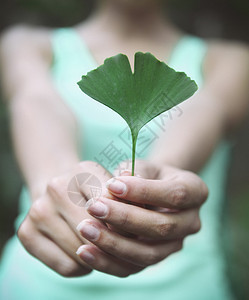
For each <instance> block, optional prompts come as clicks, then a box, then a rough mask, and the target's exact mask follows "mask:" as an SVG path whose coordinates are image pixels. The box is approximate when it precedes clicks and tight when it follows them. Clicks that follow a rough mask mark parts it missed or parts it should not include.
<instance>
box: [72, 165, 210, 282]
mask: <svg viewBox="0 0 249 300" xmlns="http://www.w3.org/2000/svg"><path fill="white" fill-rule="evenodd" d="M137 170H139V173H140V174H141V175H144V176H146V177H151V178H153V177H154V178H155V177H156V178H155V179H145V178H142V177H131V176H119V177H116V178H115V179H111V180H110V181H109V182H108V189H109V191H110V192H111V193H112V194H113V195H115V196H116V197H118V198H119V199H121V200H124V201H131V202H132V203H134V204H139V205H140V207H139V206H134V205H131V204H127V203H123V202H118V201H115V200H112V199H108V198H106V197H101V198H99V199H98V201H93V200H92V201H90V203H89V204H88V208H87V210H88V212H89V214H91V215H92V216H93V217H95V220H93V219H87V220H86V219H85V220H84V221H83V222H81V223H80V224H79V226H78V230H79V231H80V233H81V235H82V236H83V237H84V238H86V239H87V240H88V241H91V242H92V243H93V244H94V245H95V246H93V245H84V246H82V247H80V249H79V251H78V254H79V256H80V258H81V259H82V260H83V261H85V262H86V263H88V264H89V265H90V266H91V267H92V268H95V269H97V270H100V271H101V270H102V269H103V268H107V269H108V268H109V269H110V270H112V271H113V272H112V273H113V274H115V275H117V276H123V275H124V271H123V269H122V266H123V264H122V265H120V264H119V265H118V266H119V268H118V266H116V267H115V269H113V261H115V262H116V261H122V262H123V263H124V262H127V263H129V264H130V266H134V268H136V267H140V268H141V269H143V268H145V267H147V266H149V265H152V264H155V263H157V262H159V261H161V260H163V259H165V258H166V257H167V256H168V255H170V254H171V253H173V252H176V251H178V250H180V249H181V248H182V243H183V239H184V238H185V237H186V236H187V235H190V234H193V233H196V232H198V231H199V229H200V218H199V208H200V206H201V204H202V203H203V202H204V201H205V199H206V198H207V194H208V191H207V187H206V185H205V184H204V183H203V181H202V180H201V179H200V178H199V177H198V176H197V175H195V174H193V173H191V172H187V171H182V170H179V169H175V168H173V167H168V166H167V167H164V168H161V169H159V168H158V167H156V166H150V165H148V164H147V163H146V162H144V163H142V165H140V167H139V168H137ZM141 205H146V206H147V208H144V207H141ZM102 221H104V222H105V223H107V224H109V225H112V226H115V227H116V228H119V229H121V230H123V231H126V232H128V233H131V234H134V235H136V237H135V238H134V237H132V238H129V237H124V236H122V235H120V234H118V233H117V232H113V231H112V230H110V229H109V228H108V227H106V226H104V225H103V223H102ZM99 249H101V250H102V251H104V252H105V253H106V256H105V258H104V257H103V256H102V255H99ZM112 258H113V260H112ZM134 268H133V269H132V268H131V269H130V273H128V275H129V274H132V273H133V272H134V270H135V269H134ZM138 270H139V269H138Z"/></svg>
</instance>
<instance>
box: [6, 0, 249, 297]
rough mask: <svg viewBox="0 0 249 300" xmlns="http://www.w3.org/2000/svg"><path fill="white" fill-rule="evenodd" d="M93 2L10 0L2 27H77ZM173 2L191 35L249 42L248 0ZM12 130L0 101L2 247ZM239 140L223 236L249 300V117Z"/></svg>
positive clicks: (10, 198)
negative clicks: (25, 25)
mask: <svg viewBox="0 0 249 300" xmlns="http://www.w3.org/2000/svg"><path fill="white" fill-rule="evenodd" d="M134 1H135V0H134ZM93 3H94V1H91V0H70V1H69V0H16V1H15V0H4V1H1V9H0V31H3V30H4V29H5V28H6V27H8V26H11V25H13V24H16V23H29V24H35V25H45V26H49V27H54V26H56V27H57V26H59V27H61V26H71V25H74V24H76V23H77V22H80V21H82V20H83V19H84V18H86V17H87V16H88V15H89V13H90V12H91V9H92V7H93ZM169 6H170V16H171V18H172V19H173V20H174V22H175V23H177V24H178V25H179V26H180V27H181V28H183V29H184V30H185V31H187V32H189V33H193V34H196V35H199V36H201V37H205V38H226V39H232V40H237V41H242V42H249V33H248V28H249V1H248V0H209V1H202V0H188V1H186V0H169ZM1 100H2V99H1ZM248 101H249V99H248ZM9 131H10V130H9V125H8V113H7V110H6V107H5V105H4V101H0V141H1V142H0V195H1V209H0V251H1V249H2V247H3V245H4V243H5V242H6V240H7V239H8V238H9V237H10V236H11V235H12V234H13V221H14V219H15V217H16V215H17V207H18V195H19V192H20V188H21V185H22V178H21V175H20V173H19V170H18V167H17V165H16V162H15V159H14V155H13V151H12V147H11V139H10V132H9ZM234 144H235V146H234V150H233V159H232V161H231V166H230V172H229V178H228V184H227V200H226V203H225V204H224V217H223V223H222V231H221V239H222V242H223V245H224V250H225V253H226V257H227V272H228V275H229V278H230V281H231V286H232V288H233V290H234V292H235V294H236V296H237V299H249V286H248V278H249V255H248V254H249V172H248V170H249V158H248V154H249V118H248V121H247V122H246V123H245V125H244V126H243V128H242V130H241V131H240V132H239V133H238V134H237V136H236V138H235V139H234Z"/></svg>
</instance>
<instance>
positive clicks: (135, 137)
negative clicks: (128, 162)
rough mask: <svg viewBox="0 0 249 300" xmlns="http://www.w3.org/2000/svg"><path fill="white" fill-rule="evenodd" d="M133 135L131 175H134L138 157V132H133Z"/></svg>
mask: <svg viewBox="0 0 249 300" xmlns="http://www.w3.org/2000/svg"><path fill="white" fill-rule="evenodd" d="M131 135H132V171H131V176H134V173H135V157H136V144H137V136H138V134H134V133H133V132H132V133H131Z"/></svg>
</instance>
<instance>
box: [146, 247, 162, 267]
mask: <svg viewBox="0 0 249 300" xmlns="http://www.w3.org/2000/svg"><path fill="white" fill-rule="evenodd" d="M160 260H161V257H160V255H159V253H158V251H157V249H155V248H153V247H150V249H149V251H148V253H147V257H146V266H150V265H154V264H156V263H158V262H159V261H160Z"/></svg>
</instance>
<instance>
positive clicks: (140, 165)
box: [113, 159, 159, 179]
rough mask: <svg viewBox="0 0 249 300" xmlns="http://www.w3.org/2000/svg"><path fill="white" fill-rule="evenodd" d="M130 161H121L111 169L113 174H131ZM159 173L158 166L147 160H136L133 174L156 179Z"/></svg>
mask: <svg viewBox="0 0 249 300" xmlns="http://www.w3.org/2000/svg"><path fill="white" fill-rule="evenodd" d="M131 169H132V161H131V160H126V161H123V162H121V163H120V164H119V165H118V167H117V168H116V169H115V170H114V171H113V176H131V175H132V171H131ZM158 174H159V167H158V165H156V164H153V163H151V162H149V161H147V160H142V159H137V160H136V171H135V176H137V177H143V178H147V179H156V178H157V177H158Z"/></svg>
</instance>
